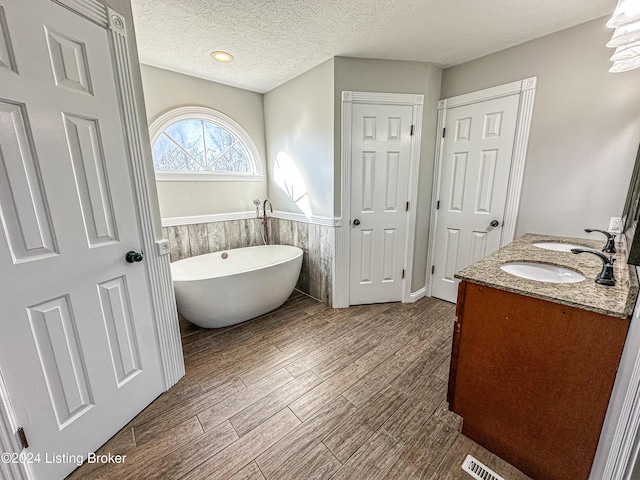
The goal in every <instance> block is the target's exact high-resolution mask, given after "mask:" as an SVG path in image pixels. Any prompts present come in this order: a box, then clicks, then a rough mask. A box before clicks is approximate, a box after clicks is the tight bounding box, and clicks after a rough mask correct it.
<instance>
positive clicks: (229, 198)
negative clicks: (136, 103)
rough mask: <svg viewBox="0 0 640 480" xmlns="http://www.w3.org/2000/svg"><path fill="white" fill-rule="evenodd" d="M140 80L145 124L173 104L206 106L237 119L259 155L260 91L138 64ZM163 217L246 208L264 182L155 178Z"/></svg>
mask: <svg viewBox="0 0 640 480" xmlns="http://www.w3.org/2000/svg"><path fill="white" fill-rule="evenodd" d="M141 72H142V84H143V87H144V98H145V105H146V109H147V118H148V119H149V124H151V123H152V122H153V121H154V120H155V119H156V118H157V117H158V116H160V115H161V114H163V113H165V112H167V111H169V110H172V109H174V108H177V107H183V106H187V105H199V106H203V107H210V108H213V109H214V110H218V111H219V112H222V113H224V114H225V115H228V116H229V117H231V118H232V119H233V120H235V121H236V122H238V123H239V124H240V125H241V126H242V127H243V128H244V129H245V130H246V131H247V133H248V134H249V135H250V136H251V138H252V139H253V141H254V143H255V144H256V147H257V148H258V152H259V155H260V161H262V162H263V163H264V161H265V160H264V159H265V136H264V112H263V107H262V94H259V93H255V92H250V91H248V90H242V89H240V88H235V87H229V86H227V85H222V84H219V83H215V82H210V81H208V80H203V79H200V78H195V77H190V76H188V75H182V74H180V73H175V72H170V71H168V70H162V69H160V68H155V67H150V66H148V65H141ZM157 189H158V200H159V202H160V213H161V215H162V217H163V218H166V217H182V216H192V215H206V214H213V213H229V212H243V211H247V210H252V209H253V208H254V207H253V204H252V201H253V199H254V198H260V199H264V198H265V197H266V195H267V182H266V180H263V181H261V182H157Z"/></svg>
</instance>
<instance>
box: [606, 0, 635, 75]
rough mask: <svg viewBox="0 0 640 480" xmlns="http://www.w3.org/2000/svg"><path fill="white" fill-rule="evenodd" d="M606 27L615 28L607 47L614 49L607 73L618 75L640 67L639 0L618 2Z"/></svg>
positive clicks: (620, 0) (619, 0)
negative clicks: (611, 63)
mask: <svg viewBox="0 0 640 480" xmlns="http://www.w3.org/2000/svg"><path fill="white" fill-rule="evenodd" d="M607 27H609V28H615V31H614V32H613V37H612V38H611V40H610V41H609V43H607V47H610V48H615V49H616V51H615V52H614V54H613V55H612V56H611V61H612V62H613V65H612V66H611V68H610V69H609V71H610V72H612V73H619V72H626V71H629V70H632V69H634V68H638V67H640V0H618V5H616V9H615V11H614V12H613V16H612V17H611V19H610V20H609V21H608V22H607Z"/></svg>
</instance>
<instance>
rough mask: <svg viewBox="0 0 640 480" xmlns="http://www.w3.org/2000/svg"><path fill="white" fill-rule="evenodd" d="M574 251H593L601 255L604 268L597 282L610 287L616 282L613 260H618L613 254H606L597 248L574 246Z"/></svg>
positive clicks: (572, 250)
mask: <svg viewBox="0 0 640 480" xmlns="http://www.w3.org/2000/svg"><path fill="white" fill-rule="evenodd" d="M571 252H572V253H576V254H577V253H592V254H594V255H597V256H598V257H600V260H602V270H601V271H600V273H599V274H598V276H597V277H596V283H597V284H599V285H606V286H608V287H613V286H614V285H615V284H616V278H615V277H614V276H613V262H615V261H616V259H615V258H613V257H612V256H608V257H607V256H606V255H604V254H602V253H600V252H596V251H595V250H589V249H586V248H572V249H571Z"/></svg>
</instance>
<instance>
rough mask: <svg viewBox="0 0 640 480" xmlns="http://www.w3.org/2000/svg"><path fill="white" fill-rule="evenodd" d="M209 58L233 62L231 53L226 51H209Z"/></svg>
mask: <svg viewBox="0 0 640 480" xmlns="http://www.w3.org/2000/svg"><path fill="white" fill-rule="evenodd" d="M211 58H213V59H214V60H217V61H219V62H222V63H229V62H233V55H231V54H230V53H227V52H221V51H216V52H211Z"/></svg>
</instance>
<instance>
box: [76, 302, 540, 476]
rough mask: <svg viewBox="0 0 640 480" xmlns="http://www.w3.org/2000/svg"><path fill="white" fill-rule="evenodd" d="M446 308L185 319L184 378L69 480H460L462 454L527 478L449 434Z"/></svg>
mask: <svg viewBox="0 0 640 480" xmlns="http://www.w3.org/2000/svg"><path fill="white" fill-rule="evenodd" d="M453 321H454V306H453V305H451V304H449V303H446V302H443V301H440V300H436V299H432V298H423V299H422V300H420V301H418V302H416V303H413V304H398V303H394V304H380V305H366V306H358V307H351V308H349V309H340V310H334V309H331V308H329V307H328V306H326V305H324V304H322V303H319V302H317V301H315V300H313V299H311V298H309V297H307V296H305V295H302V294H300V293H297V292H295V293H294V294H293V295H292V296H291V298H290V299H289V300H288V301H287V303H286V304H285V305H283V306H282V307H281V308H279V309H278V310H276V311H274V312H272V313H270V314H267V315H265V316H263V317H260V318H259V319H256V320H252V321H250V322H246V323H243V324H241V325H236V326H234V327H229V328H225V329H220V330H205V329H200V328H198V327H195V326H193V325H191V324H189V323H188V322H186V321H181V330H182V337H183V345H184V352H185V363H186V372H187V373H186V376H185V377H184V378H183V379H182V380H180V382H178V384H177V385H176V386H175V387H173V388H171V389H170V390H169V391H168V392H166V393H164V394H162V395H161V396H160V397H158V399H156V400H155V401H154V402H153V403H152V404H151V405H149V407H147V408H146V409H145V410H143V411H142V412H141V413H140V414H139V415H138V416H137V417H136V418H134V419H133V420H132V421H131V422H130V423H129V424H128V425H127V426H126V427H124V428H123V429H122V430H121V431H120V432H118V433H117V434H116V435H115V436H114V437H113V438H112V439H111V440H109V442H107V443H106V444H105V445H104V446H103V447H102V448H101V449H100V453H113V454H120V455H127V457H126V460H125V462H124V463H123V464H107V465H104V466H97V465H95V464H85V465H83V466H82V467H80V468H78V469H77V470H76V471H75V472H74V473H73V474H72V475H70V476H69V477H68V478H69V479H73V480H77V479H119V480H120V479H168V480H173V479H226V478H232V479H234V480H240V479H251V480H253V479H256V480H257V479H261V480H264V479H266V480H271V479H275V480H288V479H291V480H298V479H301V480H302V479H305V480H306V479H329V478H330V479H333V480H338V479H349V480H369V479H392V480H399V479H412V478H421V479H427V480H429V479H430V480H442V479H448V480H453V479H461V480H462V479H464V480H468V479H469V478H470V477H469V476H468V475H467V474H466V473H464V472H462V470H461V468H460V466H461V464H462V461H463V460H464V458H465V457H466V455H467V454H472V455H474V456H475V457H476V458H477V459H478V460H480V461H481V462H484V463H485V464H486V465H487V466H489V467H490V468H492V469H493V470H495V471H496V472H497V473H499V474H500V475H502V476H503V477H504V478H505V479H507V480H526V479H528V477H526V476H525V475H523V474H522V473H521V472H519V471H518V470H516V469H515V468H513V467H512V466H510V465H509V464H507V463H506V462H504V461H502V460H500V459H499V458H497V457H496V456H495V455H493V454H491V453H490V452H488V451H487V450H485V449H483V448H482V447H480V446H479V445H477V444H476V443H474V442H473V441H471V440H470V439H468V438H467V437H465V436H464V435H462V434H460V433H459V432H458V425H459V418H458V417H457V416H456V415H454V414H452V413H451V412H449V411H448V409H447V404H446V402H445V396H446V387H447V376H448V367H449V357H450V345H451V335H452V329H453Z"/></svg>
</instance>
